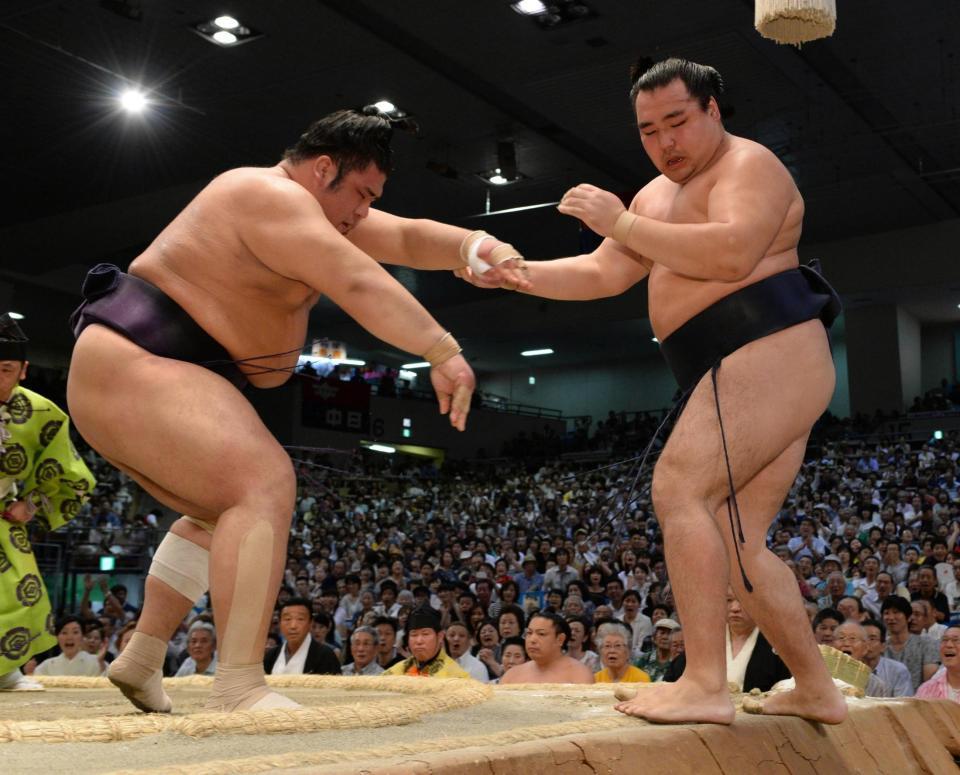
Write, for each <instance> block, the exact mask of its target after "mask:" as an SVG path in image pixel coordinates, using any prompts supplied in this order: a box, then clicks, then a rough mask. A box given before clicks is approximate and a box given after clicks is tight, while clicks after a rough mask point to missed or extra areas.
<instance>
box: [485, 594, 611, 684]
mask: <svg viewBox="0 0 960 775" xmlns="http://www.w3.org/2000/svg"><path fill="white" fill-rule="evenodd" d="M569 637H570V627H569V626H568V625H567V621H566V619H564V618H563V617H562V616H560V615H559V614H557V613H554V612H552V611H540V612H539V613H536V614H534V615H533V616H532V617H531V619H530V622H529V623H528V624H527V631H526V635H525V637H524V645H525V647H526V650H527V655H528V656H529V657H530V661H529V662H524V663H523V664H522V665H517V666H516V667H513V668H511V669H510V670H509V671H508V672H507V673H505V674H504V675H503V676H502V677H501V679H500V683H502V684H510V683H573V684H592V683H593V673H591V672H590V669H589V668H588V667H587V666H586V665H584V664H582V663H580V662H578V661H577V660H575V659H572V658H571V657H568V656H567V655H566V654H564V653H563V647H564V644H565V643H566V642H567V639H568V638H569Z"/></svg>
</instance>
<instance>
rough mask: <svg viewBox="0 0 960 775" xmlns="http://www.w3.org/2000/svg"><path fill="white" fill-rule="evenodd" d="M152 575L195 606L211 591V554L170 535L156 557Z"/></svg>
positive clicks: (163, 542)
mask: <svg viewBox="0 0 960 775" xmlns="http://www.w3.org/2000/svg"><path fill="white" fill-rule="evenodd" d="M149 574H150V575H151V576H153V577H154V578H158V579H160V581H162V582H164V583H165V584H167V585H168V586H170V587H171V588H173V589H174V590H176V591H177V592H179V593H180V594H181V595H183V596H184V597H185V598H187V599H188V600H190V602H192V603H195V602H197V600H199V599H200V598H201V597H202V595H203V593H204V592H206V591H207V590H208V589H209V588H210V552H209V551H207V550H206V549H204V548H203V547H202V546H197V545H196V544H195V543H193V541H188V540H187V539H186V538H182V537H180V536H178V535H177V534H176V533H167V535H166V537H165V538H164V539H163V540H162V541H161V542H160V546H158V547H157V551H156V553H155V554H154V555H153V562H152V563H151V564H150V571H149Z"/></svg>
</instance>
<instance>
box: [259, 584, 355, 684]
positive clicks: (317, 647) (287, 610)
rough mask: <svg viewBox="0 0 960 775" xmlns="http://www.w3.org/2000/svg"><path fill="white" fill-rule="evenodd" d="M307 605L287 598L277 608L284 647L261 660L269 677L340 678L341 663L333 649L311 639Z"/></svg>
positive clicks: (310, 622)
mask: <svg viewBox="0 0 960 775" xmlns="http://www.w3.org/2000/svg"><path fill="white" fill-rule="evenodd" d="M311 610H312V609H311V606H310V601H309V600H306V599H304V598H302V597H291V598H289V599H288V600H287V601H286V602H285V603H284V604H283V605H282V606H281V608H280V634H281V635H282V636H283V643H282V644H281V645H280V646H277V647H276V648H275V649H270V651H268V652H267V653H266V654H265V655H264V657H263V669H264V671H265V672H266V673H268V674H270V675H303V674H308V675H340V660H338V659H337V656H336V654H334V653H333V649H331V648H330V647H329V646H327V645H325V644H323V643H320V642H319V641H317V640H314V638H313V637H311V635H310V630H311V626H312V623H313V617H312V616H311Z"/></svg>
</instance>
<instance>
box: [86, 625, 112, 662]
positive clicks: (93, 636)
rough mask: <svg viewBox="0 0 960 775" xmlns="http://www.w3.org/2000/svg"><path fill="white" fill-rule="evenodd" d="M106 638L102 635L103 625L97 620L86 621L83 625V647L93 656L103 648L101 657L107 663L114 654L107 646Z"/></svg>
mask: <svg viewBox="0 0 960 775" xmlns="http://www.w3.org/2000/svg"><path fill="white" fill-rule="evenodd" d="M107 646H109V644H107V642H106V640H105V639H104V637H103V625H102V624H101V623H100V621H99V620H97V619H94V620H93V621H92V622H87V623H86V625H85V627H84V636H83V648H84V650H85V651H86V652H87V653H88V654H93V655H94V656H96V655H98V654H99V653H100V651H101V649H102V650H103V659H104V661H105V662H106V663H107V664H108V665H109V664H110V663H111V662H112V661H113V660H114V657H115V655H114V654H112V653H111V652H110V649H109V648H108V647H107Z"/></svg>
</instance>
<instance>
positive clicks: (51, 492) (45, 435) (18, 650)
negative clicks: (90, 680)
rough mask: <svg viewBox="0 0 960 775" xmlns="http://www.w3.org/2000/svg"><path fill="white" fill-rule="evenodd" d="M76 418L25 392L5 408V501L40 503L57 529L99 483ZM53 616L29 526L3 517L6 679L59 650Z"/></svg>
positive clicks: (1, 485) (1, 418)
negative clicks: (75, 440)
mask: <svg viewBox="0 0 960 775" xmlns="http://www.w3.org/2000/svg"><path fill="white" fill-rule="evenodd" d="M69 429H70V419H69V418H68V417H67V415H66V414H65V413H64V412H63V411H62V410H61V409H60V408H59V407H58V406H57V405H56V404H54V403H53V402H52V401H50V400H48V399H46V398H44V397H43V396H41V395H39V394H37V393H34V392H33V391H32V390H26V389H25V388H22V387H19V386H18V387H16V388H14V389H13V393H12V394H11V395H10V399H9V400H8V401H7V402H6V403H4V404H0V501H2V505H3V508H4V510H5V509H6V508H7V507H8V506H9V505H10V504H11V503H13V502H14V501H16V500H25V501H29V502H30V503H32V504H34V505H35V506H36V509H37V511H36V515H35V516H34V519H35V520H36V521H37V523H38V524H39V525H40V526H41V527H43V529H44V530H53V529H55V528H58V527H60V526H61V525H64V524H66V523H67V522H69V521H70V520H71V519H73V518H74V517H75V516H76V515H77V513H78V512H79V510H80V506H81V504H82V503H83V501H84V500H85V499H86V498H87V496H88V494H89V493H90V492H91V491H92V490H93V488H94V486H95V485H96V480H95V479H94V478H93V475H92V474H91V473H90V470H89V469H88V468H87V466H86V464H85V463H84V462H83V460H82V459H81V457H80V455H78V454H77V451H76V449H74V446H73V444H72V443H71V441H70V433H69ZM56 642H57V639H56V637H55V632H54V626H53V613H52V612H51V610H50V599H49V598H48V597H47V589H46V587H45V586H44V584H43V579H42V578H41V577H40V571H39V570H38V568H37V561H36V559H35V558H34V556H33V548H32V547H31V545H30V539H29V538H28V536H27V528H26V526H24V525H20V524H16V523H13V522H10V521H8V520H6V519H0V675H3V674H4V673H8V672H10V671H11V670H14V669H16V668H17V667H19V666H20V665H22V664H24V663H25V662H26V661H27V660H29V659H30V657H32V656H33V655H34V654H36V653H38V652H41V651H45V650H47V649H49V648H51V647H52V646H54V645H56Z"/></svg>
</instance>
